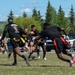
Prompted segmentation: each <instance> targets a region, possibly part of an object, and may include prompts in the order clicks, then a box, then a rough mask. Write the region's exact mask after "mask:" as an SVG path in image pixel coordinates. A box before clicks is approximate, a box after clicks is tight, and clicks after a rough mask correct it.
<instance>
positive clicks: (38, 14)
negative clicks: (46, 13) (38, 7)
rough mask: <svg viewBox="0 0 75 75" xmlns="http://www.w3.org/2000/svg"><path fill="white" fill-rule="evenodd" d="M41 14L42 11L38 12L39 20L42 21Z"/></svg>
mask: <svg viewBox="0 0 75 75" xmlns="http://www.w3.org/2000/svg"><path fill="white" fill-rule="evenodd" d="M41 17H42V16H41V14H40V11H38V19H39V20H40V21H41Z"/></svg>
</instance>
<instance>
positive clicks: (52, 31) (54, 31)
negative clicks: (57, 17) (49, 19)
mask: <svg viewBox="0 0 75 75" xmlns="http://www.w3.org/2000/svg"><path fill="white" fill-rule="evenodd" d="M60 31H61V28H60V27H57V26H52V27H48V28H46V29H45V30H43V31H42V32H41V36H42V37H49V38H51V39H54V38H56V37H60V36H62V35H61V34H60Z"/></svg>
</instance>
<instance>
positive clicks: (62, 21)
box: [57, 6, 68, 31]
mask: <svg viewBox="0 0 75 75" xmlns="http://www.w3.org/2000/svg"><path fill="white" fill-rule="evenodd" d="M57 25H58V26H59V27H63V28H65V29H66V30H67V31H68V19H67V18H66V17H65V13H64V11H63V9H62V7H61V6H59V10H58V13H57Z"/></svg>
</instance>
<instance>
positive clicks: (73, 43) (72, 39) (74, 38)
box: [68, 34, 75, 51]
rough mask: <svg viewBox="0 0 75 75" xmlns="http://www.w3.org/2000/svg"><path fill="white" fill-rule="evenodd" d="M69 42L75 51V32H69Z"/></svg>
mask: <svg viewBox="0 0 75 75" xmlns="http://www.w3.org/2000/svg"><path fill="white" fill-rule="evenodd" d="M68 36H69V43H70V44H71V51H75V34H69V35H68Z"/></svg>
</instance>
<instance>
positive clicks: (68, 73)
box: [0, 53, 75, 75]
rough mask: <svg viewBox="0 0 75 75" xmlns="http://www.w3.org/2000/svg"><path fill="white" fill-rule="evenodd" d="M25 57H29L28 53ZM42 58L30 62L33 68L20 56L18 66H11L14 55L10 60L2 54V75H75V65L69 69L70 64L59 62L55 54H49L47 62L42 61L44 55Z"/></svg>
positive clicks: (0, 68)
mask: <svg viewBox="0 0 75 75" xmlns="http://www.w3.org/2000/svg"><path fill="white" fill-rule="evenodd" d="M25 55H26V56H28V55H27V54H26V53H25ZM33 55H36V53H34V54H33ZM40 56H41V58H40V59H34V60H32V59H31V60H30V64H31V66H27V65H26V63H25V62H24V61H23V59H22V58H20V57H19V56H18V65H17V66H11V64H12V62H13V55H12V56H11V58H10V59H8V58H7V54H0V75H75V64H73V67H69V64H68V63H66V62H63V61H61V60H59V59H58V58H57V56H56V54H55V53H47V55H46V57H47V60H46V61H45V60H43V59H42V53H41V54H40ZM65 57H66V58H69V57H67V56H65ZM69 59H70V58H69Z"/></svg>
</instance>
